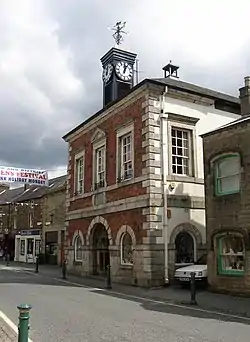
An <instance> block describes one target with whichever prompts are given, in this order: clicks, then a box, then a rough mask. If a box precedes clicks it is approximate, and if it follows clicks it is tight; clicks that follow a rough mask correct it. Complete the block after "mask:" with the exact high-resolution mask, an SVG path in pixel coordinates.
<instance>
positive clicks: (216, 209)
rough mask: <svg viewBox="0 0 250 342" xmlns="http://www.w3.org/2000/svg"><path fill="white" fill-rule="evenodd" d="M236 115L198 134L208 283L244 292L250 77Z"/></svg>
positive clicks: (248, 275) (248, 257)
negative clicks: (204, 212)
mask: <svg viewBox="0 0 250 342" xmlns="http://www.w3.org/2000/svg"><path fill="white" fill-rule="evenodd" d="M240 100H241V110H242V117H241V118H239V119H238V120H235V121H233V122H231V123H230V124H228V125H224V126H223V127H220V128H218V129H216V130H213V131H211V132H208V133H207V134H204V135H203V136H202V137H203V146H204V168H205V190H206V226H207V243H208V281H209V283H210V285H211V287H212V288H213V289H215V290H217V291H227V292H232V293H245V294H250V220H249V218H250V148H249V143H250V77H246V78H245V86H244V87H242V88H241V89H240Z"/></svg>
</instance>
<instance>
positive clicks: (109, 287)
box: [107, 265, 112, 290]
mask: <svg viewBox="0 0 250 342" xmlns="http://www.w3.org/2000/svg"><path fill="white" fill-rule="evenodd" d="M110 271H111V266H110V265H107V289H108V290H111V289H112V286H111V272H110Z"/></svg>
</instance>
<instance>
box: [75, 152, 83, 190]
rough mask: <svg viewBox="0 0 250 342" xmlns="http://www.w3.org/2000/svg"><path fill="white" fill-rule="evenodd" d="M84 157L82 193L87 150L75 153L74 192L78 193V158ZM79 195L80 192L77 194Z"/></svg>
mask: <svg viewBox="0 0 250 342" xmlns="http://www.w3.org/2000/svg"><path fill="white" fill-rule="evenodd" d="M80 158H83V189H82V192H81V193H84V180H85V179H84V173H85V172H84V170H85V150H83V151H80V152H78V153H76V154H75V156H74V194H77V179H76V177H77V169H76V168H77V160H78V159H80ZM77 195H79V194H77Z"/></svg>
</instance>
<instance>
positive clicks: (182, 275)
mask: <svg viewBox="0 0 250 342" xmlns="http://www.w3.org/2000/svg"><path fill="white" fill-rule="evenodd" d="M192 272H194V273H195V280H197V281H199V282H200V281H203V282H206V281H207V265H189V266H184V267H180V268H178V269H177V270H176V271H175V275H174V278H175V279H176V280H178V281H180V282H183V283H187V282H190V279H191V273H192Z"/></svg>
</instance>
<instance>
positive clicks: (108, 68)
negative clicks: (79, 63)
mask: <svg viewBox="0 0 250 342" xmlns="http://www.w3.org/2000/svg"><path fill="white" fill-rule="evenodd" d="M112 72H113V65H112V64H107V65H106V66H105V68H104V70H103V74H102V79H103V81H104V82H105V83H107V82H108V81H109V80H110V77H111V75H112Z"/></svg>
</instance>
